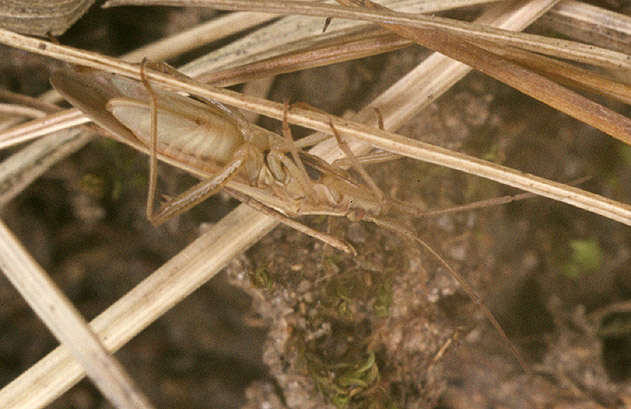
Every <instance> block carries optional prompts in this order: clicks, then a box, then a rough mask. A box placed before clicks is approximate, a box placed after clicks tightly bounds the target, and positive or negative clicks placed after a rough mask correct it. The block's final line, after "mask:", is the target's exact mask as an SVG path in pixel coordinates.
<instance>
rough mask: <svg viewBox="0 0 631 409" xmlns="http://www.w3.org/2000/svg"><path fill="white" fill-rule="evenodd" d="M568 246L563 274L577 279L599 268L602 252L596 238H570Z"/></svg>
mask: <svg viewBox="0 0 631 409" xmlns="http://www.w3.org/2000/svg"><path fill="white" fill-rule="evenodd" d="M569 246H570V249H571V255H570V260H569V261H568V262H567V263H566V264H565V265H564V266H563V268H562V271H563V274H564V275H565V276H567V277H569V278H571V279H577V278H579V277H581V276H583V275H585V274H589V273H593V272H595V271H597V270H598V269H600V266H601V264H602V259H603V254H602V249H601V248H600V244H599V243H598V241H597V240H596V239H593V238H592V239H586V240H571V241H570V243H569Z"/></svg>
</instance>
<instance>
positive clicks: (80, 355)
mask: <svg viewBox="0 0 631 409" xmlns="http://www.w3.org/2000/svg"><path fill="white" fill-rule="evenodd" d="M0 268H1V269H2V272H3V273H4V274H5V275H6V276H7V278H8V279H9V280H10V281H11V283H12V284H13V286H14V287H15V288H16V289H17V290H18V291H19V292H20V294H21V295H22V297H24V299H25V300H26V302H27V303H28V304H29V305H30V307H31V308H32V309H33V310H34V311H35V312H36V313H37V315H38V316H39V318H40V319H41V320H42V321H44V323H45V324H46V326H47V327H48V328H49V329H50V330H51V332H52V333H53V334H54V335H55V337H57V339H58V340H59V341H60V342H61V343H62V345H64V346H65V347H66V348H67V350H69V351H70V353H71V354H72V356H73V357H74V359H76V360H77V361H78V362H79V363H80V364H81V367H82V368H83V370H84V371H85V372H86V374H87V376H88V377H89V378H90V379H91V380H92V382H94V384H95V385H96V386H97V387H98V388H99V390H100V391H101V393H103V395H104V396H105V397H107V398H108V399H109V400H110V401H111V402H112V403H113V404H114V405H116V407H118V408H120V409H142V408H147V409H149V408H152V407H153V406H152V405H151V404H150V403H149V401H148V400H147V398H146V397H145V396H144V395H143V393H142V392H141V391H140V390H139V389H138V388H137V386H136V385H135V384H134V382H133V380H132V379H131V378H130V377H129V375H128V374H127V372H126V371H125V369H124V368H123V366H122V365H121V364H120V363H119V362H118V361H117V360H116V359H115V358H114V357H113V356H111V355H110V354H109V353H108V352H107V350H106V349H105V348H104V347H103V345H102V344H101V342H100V340H99V338H98V337H97V336H96V335H95V334H94V333H93V332H92V330H91V329H90V328H89V326H88V324H87V323H86V322H85V320H84V319H83V317H82V316H81V314H80V313H79V311H77V310H76V308H75V307H74V305H72V303H71V302H70V300H69V299H68V298H67V297H66V296H65V295H64V294H63V293H62V292H61V290H59V288H58V287H57V285H56V284H55V283H54V282H53V281H52V280H51V278H50V277H49V276H48V275H47V274H46V272H45V271H44V270H43V269H42V268H41V267H40V266H39V265H38V264H37V263H36V262H35V260H33V258H32V257H31V256H30V254H29V253H28V252H27V251H26V249H24V247H22V245H21V244H20V242H19V241H18V239H17V238H16V237H15V236H14V235H13V233H11V231H10V230H9V229H8V228H7V227H6V226H5V225H4V223H2V222H0Z"/></svg>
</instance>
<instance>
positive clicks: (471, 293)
mask: <svg viewBox="0 0 631 409" xmlns="http://www.w3.org/2000/svg"><path fill="white" fill-rule="evenodd" d="M364 220H368V221H371V222H373V223H374V224H376V225H377V226H380V227H383V228H385V229H388V230H390V231H393V232H395V233H397V234H399V235H401V236H402V237H404V238H406V239H408V240H410V241H412V242H414V243H416V244H418V245H419V246H421V247H422V248H423V249H425V250H426V251H427V252H428V253H429V254H431V255H432V256H433V257H434V258H435V259H436V260H437V261H438V262H439V263H440V264H441V265H442V266H443V267H444V268H445V269H446V270H447V271H448V272H449V275H451V277H452V278H453V279H454V280H456V281H457V282H458V284H460V287H461V288H462V289H463V290H464V292H465V293H466V294H467V296H468V297H469V298H470V299H471V301H473V302H474V303H475V304H476V305H477V306H478V308H480V310H481V311H482V312H483V313H484V315H485V316H486V318H487V320H488V321H489V322H490V323H491V325H493V327H494V328H495V330H496V331H497V332H498V333H499V334H500V336H501V338H502V339H503V341H504V342H505V343H506V344H507V345H508V347H509V348H510V350H511V352H512V353H513V355H514V356H515V359H517V361H518V362H519V366H521V368H522V369H523V370H524V372H526V373H528V374H530V373H531V371H530V369H529V367H528V365H527V364H526V361H525V360H524V358H523V357H522V355H521V353H520V352H519V350H518V349H517V347H516V346H515V344H514V343H513V342H511V340H510V339H509V338H508V336H507V335H506V332H505V331H504V328H502V326H501V324H500V323H499V321H498V320H497V318H495V315H493V313H492V312H491V310H490V309H489V308H488V307H487V306H486V304H485V303H484V301H483V300H482V299H481V298H480V296H479V295H478V293H477V292H476V291H475V289H474V288H473V287H472V286H471V285H470V284H469V283H468V282H467V280H465V278H464V277H463V276H462V275H461V274H460V273H458V272H457V271H456V269H454V268H453V267H452V266H451V265H450V264H449V263H448V262H447V260H445V259H444V258H443V257H442V256H441V255H440V254H439V253H438V252H437V251H436V250H434V249H433V248H432V246H430V245H429V244H428V243H427V242H426V241H425V240H423V239H421V238H419V237H418V236H417V235H416V234H414V233H413V232H411V231H410V230H408V229H407V228H405V227H403V226H401V225H400V224H398V223H396V222H394V221H391V220H386V219H382V218H376V217H373V216H367V217H366V218H365V219H364Z"/></svg>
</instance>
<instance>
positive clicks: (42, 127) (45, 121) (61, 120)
mask: <svg viewBox="0 0 631 409" xmlns="http://www.w3.org/2000/svg"><path fill="white" fill-rule="evenodd" d="M87 122H90V120H89V119H88V118H87V117H86V116H85V115H83V113H82V112H81V111H79V110H78V109H68V110H65V111H61V112H58V113H56V114H50V115H47V116H46V117H44V118H41V119H38V120H35V121H30V122H26V123H24V124H22V125H19V126H16V127H14V128H11V129H9V130H7V131H5V132H2V133H1V135H0V149H5V148H8V147H10V146H14V145H17V144H20V143H24V142H28V141H31V140H33V139H36V138H39V137H40V136H43V135H48V134H50V133H53V132H57V131H61V130H63V129H68V128H71V127H73V126H77V125H82V124H84V123H87Z"/></svg>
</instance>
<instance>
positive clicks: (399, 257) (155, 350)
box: [0, 8, 631, 409]
mask: <svg viewBox="0 0 631 409" xmlns="http://www.w3.org/2000/svg"><path fill="white" fill-rule="evenodd" d="M210 14H211V13H210V12H204V13H199V12H198V11H195V10H177V9H169V8H162V9H133V8H121V9H111V10H107V11H104V10H99V9H95V10H93V11H92V12H90V13H89V15H88V16H86V17H85V18H84V19H83V20H82V21H80V22H79V24H78V25H77V26H75V27H74V28H73V29H72V30H71V31H70V32H69V33H68V34H67V35H65V36H64V37H62V38H60V42H62V43H64V44H69V45H74V46H78V47H82V48H88V49H91V50H96V51H100V52H103V53H106V54H110V55H118V54H121V53H122V52H124V51H126V50H128V49H132V48H134V47H137V46H139V45H140V44H142V43H143V42H146V41H151V40H155V39H157V38H160V37H162V36H164V35H167V34H168V33H170V32H175V31H179V30H181V29H183V28H184V27H189V26H190V25H191V24H194V23H195V22H197V21H198V19H200V18H207V17H208V16H209V15H210ZM145 22H147V23H148V22H152V23H153V25H149V24H145ZM144 27H148V28H144ZM143 28H144V29H143ZM0 55H3V56H4V55H6V56H8V58H2V59H1V61H0V82H1V85H2V86H3V87H7V88H9V89H11V90H13V91H15V92H21V93H25V94H29V95H37V94H38V93H39V92H42V91H44V90H45V89H46V87H47V78H48V72H49V71H50V70H51V69H53V68H54V67H56V66H58V63H56V62H52V61H49V60H44V59H42V58H40V57H37V56H32V55H28V54H26V53H23V52H19V51H15V50H11V49H8V48H0ZM425 55H427V51H425V50H423V49H420V48H416V47H411V48H408V49H405V50H401V51H398V52H394V53H390V54H388V55H384V56H377V57H372V58H367V59H363V60H360V61H356V62H351V63H344V64H338V65H335V66H331V67H324V68H319V69H314V70H308V71H303V72H300V73H297V74H291V75H282V76H279V77H277V78H276V79H275V81H274V84H273V87H272V91H271V94H270V96H269V97H270V98H271V99H273V100H276V101H283V100H285V99H290V100H291V101H302V102H307V103H309V104H311V105H314V106H316V107H318V108H320V109H322V110H325V111H327V112H331V113H333V114H338V115H341V114H344V113H346V112H347V111H356V110H358V109H360V108H361V107H362V106H364V105H365V104H366V103H367V102H368V101H370V100H372V99H373V98H374V97H375V96H377V95H378V94H379V93H380V92H382V91H384V90H385V89H386V88H387V87H388V86H389V85H390V84H392V83H393V82H394V81H396V80H397V79H398V78H400V77H401V76H402V75H403V74H405V73H406V72H407V71H409V70H410V69H411V68H413V67H414V66H415V65H416V64H418V62H419V61H420V60H421V58H423V57H424V56H425ZM188 57H191V56H188ZM604 103H606V104H607V105H608V106H610V107H612V108H614V109H615V110H617V111H618V112H621V113H625V114H626V115H630V114H631V111H630V110H629V109H628V107H625V106H622V105H617V104H615V103H611V102H610V101H604ZM260 123H261V124H263V125H264V126H267V127H269V128H271V129H275V130H278V129H279V124H278V123H277V122H273V121H266V120H263V121H261V122H260ZM294 131H295V134H296V135H304V134H305V133H304V131H301V130H299V129H294ZM399 132H400V133H401V134H403V135H406V136H410V137H414V138H417V139H420V140H423V141H426V142H430V143H433V144H437V145H441V146H444V147H448V148H450V149H454V150H458V151H462V152H465V153H467V154H470V155H473V156H477V157H480V158H483V159H487V160H491V161H494V162H496V163H501V164H503V165H506V166H510V167H513V168H516V169H520V170H522V171H525V172H530V173H534V174H536V175H539V176H542V177H546V178H550V179H552V180H557V181H562V182H567V181H572V180H576V179H579V178H582V177H585V176H588V177H591V179H589V180H588V181H587V182H584V183H583V184H582V185H581V186H582V187H583V188H585V189H587V190H589V191H592V192H596V193H599V194H602V195H604V196H607V197H610V198H612V199H615V200H619V201H622V202H627V203H629V202H631V149H630V148H629V147H627V146H623V145H622V144H621V143H618V142H616V141H614V140H613V139H611V138H610V137H608V136H606V135H604V134H602V133H600V132H598V131H596V130H594V129H592V128H590V127H588V126H586V125H583V124H581V123H578V122H577V121H575V120H573V119H571V118H569V117H567V116H565V115H563V114H560V113H558V112H556V111H554V110H552V109H551V108H548V107H546V106H544V105H542V104H540V103H538V102H535V101H533V100H532V99H530V98H528V97H526V96H523V95H521V94H519V93H518V92H516V91H514V90H512V89H510V88H508V87H506V86H504V85H502V84H499V83H497V82H495V81H494V80H491V79H489V78H487V77H484V76H483V75H481V74H477V73H473V74H470V75H469V76H468V77H467V78H466V79H465V80H464V81H461V83H459V84H458V85H457V86H455V87H454V88H453V89H452V90H450V91H449V92H448V93H447V94H446V95H444V96H443V97H441V98H440V99H439V100H438V101H437V102H436V103H435V104H433V105H432V106H430V108H428V109H427V110H426V111H425V112H424V113H423V114H422V115H419V116H418V117H416V118H414V119H413V120H412V121H411V122H410V123H409V124H407V125H406V126H405V127H404V128H403V129H401V130H400V131H399ZM7 155H8V153H7ZM160 171H161V184H162V186H161V189H162V191H163V192H166V193H169V194H174V193H176V192H179V191H182V190H183V186H188V185H190V184H191V183H193V179H192V178H191V177H189V176H187V175H184V174H183V173H181V172H179V171H176V170H173V169H168V168H167V167H165V166H162V167H161V169H160ZM369 172H370V174H371V175H372V176H373V177H374V178H375V179H376V181H377V182H378V184H379V185H380V186H381V187H382V189H383V190H384V191H385V192H386V193H387V194H388V195H390V196H392V197H396V198H398V199H400V200H405V201H409V202H411V203H414V204H416V205H418V206H422V207H426V208H447V207H450V206H455V205H458V204H464V203H468V202H472V201H475V200H481V199H487V198H492V197H496V196H501V195H506V194H515V193H517V192H515V191H514V190H511V189H508V188H506V187H503V186H500V185H498V184H495V183H492V182H488V181H484V180H481V179H479V178H476V177H472V176H468V175H464V174H462V173H458V172H455V171H451V170H448V169H444V168H440V167H437V166H433V165H427V164H423V163H420V162H416V161H412V160H408V159H401V160H398V161H394V162H392V163H388V164H379V165H374V166H371V167H369ZM147 173H148V171H147V160H146V158H145V157H143V156H141V155H140V154H137V153H136V152H132V151H131V150H130V149H128V148H127V147H123V146H119V145H117V144H115V143H113V142H111V141H109V140H105V139H102V138H101V139H97V140H95V141H94V142H92V143H91V144H90V145H89V146H87V147H86V148H84V149H82V150H81V151H80V152H78V153H77V154H75V155H73V156H72V157H71V158H70V159H68V160H65V161H63V162H61V163H59V164H58V165H57V166H55V167H54V168H53V169H52V170H51V171H50V172H48V173H47V174H46V175H45V176H44V177H42V178H41V179H39V180H38V181H37V182H36V183H34V184H33V185H32V186H31V187H29V188H28V189H27V190H26V191H25V192H23V193H22V194H21V195H20V196H19V197H18V198H17V199H16V200H14V201H13V202H12V203H11V204H10V205H9V206H8V207H7V208H5V209H4V210H3V214H2V217H3V219H4V220H5V221H6V222H7V223H8V224H9V226H10V227H11V228H12V229H13V230H14V231H15V232H16V234H17V235H18V236H19V237H20V238H21V239H22V241H23V243H24V244H25V246H26V247H27V248H28V249H29V251H31V253H32V254H33V255H34V257H35V258H36V259H37V260H38V261H39V262H40V263H41V264H42V266H43V267H44V268H45V269H46V271H48V272H49V274H50V275H51V276H52V277H53V279H54V280H55V281H56V282H57V283H58V285H59V286H60V287H61V288H62V289H63V291H64V292H65V293H66V294H67V295H68V296H69V297H70V298H71V299H72V300H73V302H74V303H75V305H77V307H78V308H79V309H80V310H81V312H82V313H83V314H84V316H85V317H86V318H92V317H94V316H95V315H96V314H98V313H100V312H101V311H102V310H104V309H105V308H107V307H108V306H109V305H110V304H112V303H113V302H114V301H116V300H117V299H118V298H119V297H121V296H122V295H123V294H124V293H125V292H126V291H128V290H129V289H131V288H132V287H133V286H134V285H136V284H137V283H138V282H139V281H141V280H142V279H143V278H145V277H146V276H147V275H148V274H150V273H151V272H152V271H153V270H155V269H156V268H157V267H159V266H160V265H161V264H162V263H164V262H165V261H166V260H168V259H169V258H170V257H172V256H173V255H175V254H177V252H178V251H179V250H181V249H182V248H184V247H185V246H186V245H187V244H188V243H190V242H191V241H192V240H193V239H194V238H195V237H197V236H198V234H199V231H200V229H203V224H204V223H212V222H213V221H216V220H219V219H220V218H221V217H222V216H223V215H224V214H226V213H227V212H228V211H229V210H230V209H231V208H232V207H234V206H235V205H236V201H234V200H232V199H230V198H229V197H227V196H225V195H217V196H216V197H215V198H212V199H211V200H209V201H208V202H207V203H204V204H202V205H200V206H198V207H197V208H195V209H194V210H192V211H191V212H189V213H187V214H185V215H182V216H181V217H179V218H177V220H174V221H172V222H169V223H167V225H166V226H163V227H161V228H158V229H156V228H154V227H152V226H151V224H150V223H149V222H148V221H147V220H146V219H145V217H144V211H145V209H144V206H145V204H144V201H145V195H146V178H147ZM398 220H399V221H400V222H401V223H403V224H405V225H407V226H409V227H411V228H413V229H414V230H415V231H416V232H418V235H419V237H421V238H422V239H423V240H426V241H427V242H428V243H429V244H431V246H432V247H433V248H435V249H436V250H437V251H438V252H439V253H440V254H442V255H443V256H444V257H445V258H446V259H447V260H448V261H449V263H450V264H451V265H452V266H453V267H454V268H455V269H456V270H457V271H459V272H460V273H461V274H462V275H463V276H465V277H466V279H467V280H468V282H469V283H470V284H471V285H472V286H473V287H474V288H475V289H476V290H477V292H478V293H479V295H480V296H481V297H482V298H483V299H484V301H485V303H487V304H488V306H489V307H490V308H491V310H492V311H493V312H494V313H495V314H496V316H497V317H498V319H499V321H500V322H501V324H502V326H503V327H504V328H505V330H506V332H507V334H508V337H509V338H510V340H511V341H512V342H513V343H514V344H515V345H516V346H517V348H518V349H519V350H520V351H521V353H522V354H523V355H524V357H525V359H526V361H527V363H528V365H529V367H530V369H531V373H526V372H524V371H523V370H522V369H521V368H520V367H519V365H518V363H517V361H516V359H515V357H514V356H513V355H512V354H511V352H510V350H509V348H508V347H507V345H506V344H505V343H504V342H503V341H502V339H501V337H500V336H499V334H498V333H497V332H496V331H495V330H494V329H493V327H492V326H491V325H490V324H489V322H488V321H487V320H486V318H485V317H484V315H483V314H482V313H481V312H480V310H479V309H478V308H476V306H475V305H474V303H472V302H471V300H470V299H469V298H468V297H467V295H466V294H465V293H464V292H463V291H462V289H460V287H459V286H458V285H457V283H456V282H455V281H454V280H453V279H452V278H451V277H450V276H449V275H448V274H447V272H446V271H445V270H444V268H442V267H441V266H440V264H439V263H437V262H436V260H435V259H433V258H432V257H431V256H430V255H429V254H428V253H427V252H426V251H422V250H420V249H418V248H417V247H416V246H415V245H414V244H412V243H410V242H408V241H406V240H405V239H402V238H400V237H398V236H397V234H395V233H391V232H388V231H385V230H384V229H382V228H379V227H377V226H375V225H372V224H368V223H356V222H355V223H353V222H349V221H347V220H328V219H327V218H324V217H315V218H309V219H306V220H304V221H305V223H307V224H309V225H310V226H312V227H314V228H317V229H319V230H327V229H330V231H331V232H332V234H334V235H335V236H338V237H343V238H345V239H346V240H348V241H349V242H351V243H352V244H353V246H354V247H355V248H356V249H357V251H358V255H357V256H355V257H351V256H347V255H345V254H341V253H339V252H337V251H335V250H332V249H331V248H327V247H325V246H324V245H323V244H322V243H320V242H317V241H315V240H313V239H311V238H309V237H307V236H304V235H302V234H300V233H298V232H296V231H293V230H291V229H289V228H286V227H278V228H276V229H275V230H274V231H273V232H272V233H270V234H269V235H268V236H266V237H265V238H264V239H263V240H261V241H260V242H259V243H258V244H257V245H255V246H254V247H253V248H252V249H250V250H249V251H247V252H246V253H245V254H244V255H242V256H240V257H238V258H237V259H235V260H234V261H233V262H232V263H231V264H230V265H229V266H228V267H227V268H226V271H225V272H224V273H222V274H220V275H219V276H218V277H216V278H214V279H213V280H211V281H210V282H209V283H208V284H207V285H205V286H203V287H202V288H200V289H199V290H198V291H196V292H195V293H194V294H192V295H191V296H190V297H188V298H187V299H186V300H185V301H184V302H182V303H181V304H179V305H178V306H177V307H175V308H174V309H173V310H171V311H170V312H169V313H167V314H166V315H165V316H164V317H162V318H161V319H159V320H158V321H157V322H156V323H154V324H153V325H151V326H150V327H149V328H148V329H147V330H145V331H144V332H142V333H141V334H140V335H139V336H137V337H136V338H135V339H134V340H133V341H132V342H130V343H129V344H128V345H127V346H126V347H124V348H123V349H122V350H121V351H120V352H119V353H118V357H119V358H120V360H121V361H122V362H123V364H124V365H125V367H126V368H127V369H128V370H129V372H130V373H131V374H132V376H133V377H134V378H135V379H136V380H137V381H138V383H139V384H140V386H141V388H142V389H143V390H144V391H145V392H146V393H147V394H148V395H149V397H150V398H151V400H152V401H153V402H154V403H155V405H156V406H157V407H162V408H175V407H179V408H184V407H186V408H209V407H212V408H226V409H227V408H259V407H260V408H263V407H269V408H283V407H287V408H316V407H317V408H323V407H330V408H335V407H338V408H342V407H349V408H375V409H376V408H401V409H403V408H441V409H448V408H453V409H457V408H533V407H546V408H569V407H574V408H601V407H607V408H609V407H631V329H630V328H631V306H630V304H631V271H630V270H629V269H628V263H629V261H630V259H631V250H630V249H629V244H630V238H631V236H630V231H629V228H628V227H626V226H623V225H621V224H618V223H615V222H612V221H609V220H606V219H604V218H602V217H599V216H595V215H593V214H590V213H587V212H584V211H581V210H577V209H575V208H573V207H570V206H567V205H564V204H560V203H556V202H553V201H551V200H548V199H543V198H532V199H527V200H524V201H520V202H517V203H511V204H508V205H504V206H501V207H493V208H489V209H483V210H478V211H470V212H462V213H456V214H450V215H442V216H438V217H434V218H422V219H418V218H417V219H414V218H411V217H408V216H403V215H400V216H398ZM200 226H201V227H200ZM0 300H2V302H1V306H2V308H0V328H2V329H3V331H2V334H3V336H2V337H0V383H1V384H3V385H4V384H6V383H8V382H10V381H11V380H12V379H14V378H15V377H16V376H17V375H19V374H20V373H22V372H23V371H24V370H26V369H27V368H29V367H30V366H31V365H32V364H34V363H35V362H36V361H37V360H39V359H40V358H41V357H43V356H44V355H45V354H46V353H48V352H49V351H50V350H51V349H53V348H54V347H55V346H56V341H55V340H54V338H53V337H52V336H51V335H50V333H49V332H48V331H47V330H46V328H45V327H44V326H43V324H42V323H41V322H40V321H39V320H38V319H37V318H36V317H35V316H34V314H33V313H32V311H31V310H30V309H29V308H28V307H27V306H26V305H25V303H24V302H23V300H22V299H21V298H20V296H19V295H18V294H17V292H16V291H15V290H14V289H13V288H12V287H11V285H10V284H9V283H8V282H7V281H6V280H5V279H4V278H2V279H0ZM265 405H267V406H265ZM50 407H51V408H68V407H73V408H78V409H79V408H108V407H110V406H109V404H108V403H107V402H106V401H104V400H103V398H102V397H101V396H100V394H99V393H98V391H96V389H95V388H94V387H92V386H91V384H90V383H88V382H87V381H85V380H84V381H82V382H81V383H80V384H79V385H78V386H76V387H74V388H73V389H71V390H70V391H69V392H67V393H66V394H65V395H63V396H62V397H61V398H59V399H58V400H57V401H55V402H54V403H53V404H52V405H51V406H50Z"/></svg>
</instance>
